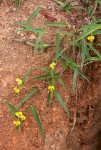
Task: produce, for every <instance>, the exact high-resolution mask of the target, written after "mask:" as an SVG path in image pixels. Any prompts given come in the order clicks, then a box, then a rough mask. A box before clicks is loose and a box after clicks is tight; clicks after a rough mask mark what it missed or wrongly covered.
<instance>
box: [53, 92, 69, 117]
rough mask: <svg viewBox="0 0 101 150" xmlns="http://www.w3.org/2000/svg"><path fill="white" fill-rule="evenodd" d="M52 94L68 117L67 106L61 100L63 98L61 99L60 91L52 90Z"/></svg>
mask: <svg viewBox="0 0 101 150" xmlns="http://www.w3.org/2000/svg"><path fill="white" fill-rule="evenodd" d="M54 95H55V97H56V99H57V100H58V102H59V103H60V104H61V105H62V107H63V108H64V110H65V111H66V112H67V115H68V117H69V116H70V114H69V110H68V108H67V107H66V104H65V102H64V101H63V99H62V97H61V95H60V93H59V92H57V91H54Z"/></svg>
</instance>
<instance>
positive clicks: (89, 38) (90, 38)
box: [87, 35, 95, 42]
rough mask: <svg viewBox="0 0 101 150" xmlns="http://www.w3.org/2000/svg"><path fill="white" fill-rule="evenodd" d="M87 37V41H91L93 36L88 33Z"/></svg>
mask: <svg viewBox="0 0 101 150" xmlns="http://www.w3.org/2000/svg"><path fill="white" fill-rule="evenodd" d="M87 39H88V41H90V42H92V41H94V39H95V37H94V36H93V35H89V36H88V37H87Z"/></svg>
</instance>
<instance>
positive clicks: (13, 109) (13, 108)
mask: <svg viewBox="0 0 101 150" xmlns="http://www.w3.org/2000/svg"><path fill="white" fill-rule="evenodd" d="M3 102H4V103H5V104H6V105H7V106H8V107H9V109H10V111H11V113H12V114H13V115H15V112H17V109H16V108H15V107H14V106H13V105H11V104H10V103H8V102H6V101H3Z"/></svg>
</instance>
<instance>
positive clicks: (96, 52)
mask: <svg viewBox="0 0 101 150" xmlns="http://www.w3.org/2000/svg"><path fill="white" fill-rule="evenodd" d="M88 46H89V47H90V49H91V50H93V52H94V53H95V54H96V55H97V56H98V57H100V58H101V53H100V52H99V51H97V50H96V48H95V47H93V45H92V43H90V44H89V43H88Z"/></svg>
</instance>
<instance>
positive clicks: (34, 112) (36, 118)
mask: <svg viewBox="0 0 101 150" xmlns="http://www.w3.org/2000/svg"><path fill="white" fill-rule="evenodd" d="M30 110H31V111H32V114H33V116H34V118H35V120H36V122H37V124H38V127H39V130H40V133H41V135H42V138H43V141H44V142H45V136H44V132H43V129H42V124H41V121H40V119H39V116H38V113H37V111H36V108H35V107H34V106H31V107H30Z"/></svg>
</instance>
